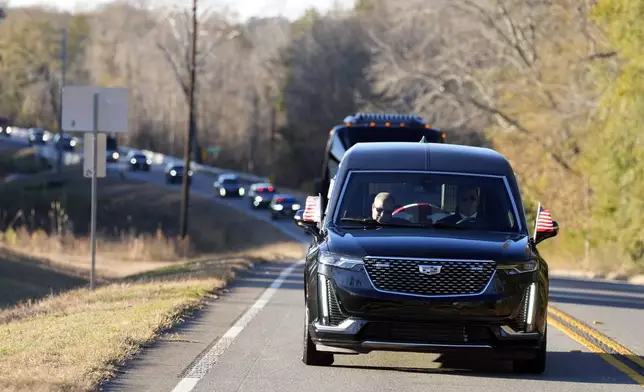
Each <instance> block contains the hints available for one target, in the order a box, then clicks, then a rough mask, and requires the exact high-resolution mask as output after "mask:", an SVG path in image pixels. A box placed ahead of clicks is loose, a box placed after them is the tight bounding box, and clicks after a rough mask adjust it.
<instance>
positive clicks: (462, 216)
mask: <svg viewBox="0 0 644 392" xmlns="http://www.w3.org/2000/svg"><path fill="white" fill-rule="evenodd" d="M476 214H478V212H475V213H474V214H472V215H470V216H467V215H463V214H461V213H460V212H459V215H460V216H461V220H465V219H469V218H476Z"/></svg>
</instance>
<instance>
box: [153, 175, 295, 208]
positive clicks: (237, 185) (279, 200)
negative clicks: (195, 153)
mask: <svg viewBox="0 0 644 392" xmlns="http://www.w3.org/2000/svg"><path fill="white" fill-rule="evenodd" d="M184 168H185V166H184V165H183V163H181V162H174V163H169V164H167V165H166V167H165V180H166V183H167V184H181V183H183V176H184V175H185V174H184V173H185V170H184ZM193 175H194V173H193V171H192V170H189V171H188V185H190V184H192V177H193ZM213 192H214V194H215V195H216V196H217V197H220V198H245V199H246V200H247V201H248V205H249V207H250V208H251V209H255V210H268V211H269V213H270V217H271V219H274V220H277V219H281V218H293V216H294V215H295V213H296V212H297V211H298V210H300V209H302V208H303V206H304V204H303V203H302V202H301V201H300V200H299V199H298V198H297V197H296V196H294V195H292V194H290V193H287V192H282V191H280V190H279V189H278V188H277V186H276V185H274V184H272V183H270V182H257V183H253V184H250V185H244V184H243V183H242V181H241V179H240V177H239V175H237V174H234V173H226V174H220V175H219V176H218V177H217V179H216V180H215V181H214V182H213Z"/></svg>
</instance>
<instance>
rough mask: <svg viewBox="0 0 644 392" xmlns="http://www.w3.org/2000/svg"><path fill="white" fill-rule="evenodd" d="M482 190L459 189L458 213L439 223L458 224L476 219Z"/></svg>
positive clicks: (476, 188) (472, 188) (474, 188)
mask: <svg viewBox="0 0 644 392" xmlns="http://www.w3.org/2000/svg"><path fill="white" fill-rule="evenodd" d="M480 199H481V190H480V189H479V188H478V187H463V188H461V187H459V188H458V192H457V201H456V211H455V212H454V214H452V215H450V216H447V217H445V218H443V219H441V220H439V222H441V223H452V224H456V223H459V222H461V221H464V220H466V219H475V218H476V217H477V214H478V208H479V201H480Z"/></svg>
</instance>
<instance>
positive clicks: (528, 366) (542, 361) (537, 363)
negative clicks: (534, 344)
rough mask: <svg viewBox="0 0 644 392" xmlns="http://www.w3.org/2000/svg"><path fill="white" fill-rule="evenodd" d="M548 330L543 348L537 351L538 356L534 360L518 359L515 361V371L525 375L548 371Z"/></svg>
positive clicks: (544, 337) (542, 344) (542, 343)
mask: <svg viewBox="0 0 644 392" xmlns="http://www.w3.org/2000/svg"><path fill="white" fill-rule="evenodd" d="M547 341H548V330H547V327H546V333H545V334H544V336H543V341H542V342H541V346H540V347H539V348H538V349H537V352H536V355H535V357H534V358H532V359H517V360H515V361H514V364H513V366H514V371H515V372H516V373H523V374H542V373H543V372H545V371H546V363H547V356H548V349H547V346H548V343H547Z"/></svg>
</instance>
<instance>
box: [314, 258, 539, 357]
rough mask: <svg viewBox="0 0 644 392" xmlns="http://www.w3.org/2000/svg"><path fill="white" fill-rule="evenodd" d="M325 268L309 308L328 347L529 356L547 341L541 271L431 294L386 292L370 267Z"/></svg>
mask: <svg viewBox="0 0 644 392" xmlns="http://www.w3.org/2000/svg"><path fill="white" fill-rule="evenodd" d="M318 267H319V268H318V275H317V279H312V280H311V282H309V300H308V302H307V306H309V309H310V314H312V319H311V320H309V333H310V336H311V339H312V341H313V342H314V343H315V344H316V345H317V346H318V347H317V349H318V350H320V351H330V352H335V353H339V354H365V353H369V352H371V351H407V352H433V353H445V352H454V351H457V352H462V351H474V352H479V351H485V352H490V353H491V354H492V355H493V356H495V357H497V358H502V359H520V358H525V359H527V358H532V357H534V355H535V354H536V352H537V350H538V348H539V347H540V345H541V343H542V341H543V339H544V330H545V316H544V314H543V313H544V304H543V303H539V301H538V300H536V298H538V297H539V295H541V294H542V293H543V290H542V289H540V288H539V284H538V283H537V282H536V279H535V278H536V273H531V274H523V275H518V276H513V277H510V278H508V277H499V276H498V274H496V272H495V273H494V274H493V275H492V277H491V278H490V281H489V282H488V284H487V286H486V288H485V290H483V292H481V293H477V294H475V295H468V296H461V297H457V296H452V297H438V296H435V297H431V298H430V297H420V296H416V297H414V296H409V295H401V294H393V293H389V292H382V291H379V290H377V289H376V288H375V286H374V284H373V282H372V281H371V280H370V279H369V276H368V275H367V273H366V271H365V269H364V268H363V267H358V268H354V269H353V270H346V269H341V268H336V267H330V266H326V265H319V266H318ZM497 272H498V271H497ZM311 289H313V290H311ZM531 291H533V292H534V295H531V294H530V293H531ZM539 293H541V294H539ZM542 302H543V301H542Z"/></svg>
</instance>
